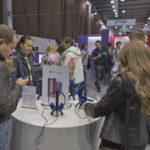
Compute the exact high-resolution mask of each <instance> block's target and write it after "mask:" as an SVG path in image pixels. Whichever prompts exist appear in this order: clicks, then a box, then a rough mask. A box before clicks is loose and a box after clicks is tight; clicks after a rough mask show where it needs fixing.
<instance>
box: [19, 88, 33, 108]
mask: <svg viewBox="0 0 150 150" xmlns="http://www.w3.org/2000/svg"><path fill="white" fill-rule="evenodd" d="M22 107H27V108H36V87H34V86H25V87H24V88H23V92H22Z"/></svg>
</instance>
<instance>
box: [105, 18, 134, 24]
mask: <svg viewBox="0 0 150 150" xmlns="http://www.w3.org/2000/svg"><path fill="white" fill-rule="evenodd" d="M135 24H136V19H117V20H107V26H124V25H127V26H129V25H135Z"/></svg>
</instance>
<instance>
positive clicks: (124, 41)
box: [114, 36, 129, 48]
mask: <svg viewBox="0 0 150 150" xmlns="http://www.w3.org/2000/svg"><path fill="white" fill-rule="evenodd" d="M118 41H121V43H122V44H121V47H123V46H124V45H125V44H126V43H128V42H129V37H128V36H116V37H115V41H114V47H115V48H116V43H117V42H118Z"/></svg>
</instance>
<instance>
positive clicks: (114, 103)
mask: <svg viewBox="0 0 150 150" xmlns="http://www.w3.org/2000/svg"><path fill="white" fill-rule="evenodd" d="M118 58H119V61H120V63H121V67H120V71H121V74H120V75H117V77H116V78H115V79H114V80H112V82H111V83H110V85H109V87H108V89H107V92H106V95H104V96H103V98H102V99H101V100H100V101H99V102H98V103H96V104H89V103H84V104H83V106H82V107H83V108H84V109H85V112H86V114H87V115H89V116H91V117H94V118H97V117H103V116H105V117H106V118H105V122H104V125H103V128H102V131H101V134H100V138H101V144H100V149H101V150H114V149H115V150H144V149H145V147H146V144H147V142H148V133H147V124H146V121H147V117H149V116H150V94H149V93H150V88H149V84H150V51H149V50H148V49H147V48H146V47H145V45H144V44H143V43H142V42H140V41H134V40H133V41H130V42H129V43H128V44H126V45H125V46H124V47H123V49H122V50H121V51H120V52H119V57H118Z"/></svg>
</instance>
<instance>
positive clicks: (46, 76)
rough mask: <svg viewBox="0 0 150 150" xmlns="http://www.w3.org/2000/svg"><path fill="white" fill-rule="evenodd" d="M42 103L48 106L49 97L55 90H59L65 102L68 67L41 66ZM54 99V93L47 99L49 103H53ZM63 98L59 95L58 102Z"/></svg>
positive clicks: (67, 85)
mask: <svg viewBox="0 0 150 150" xmlns="http://www.w3.org/2000/svg"><path fill="white" fill-rule="evenodd" d="M42 81H43V84H42V103H43V104H46V105H47V104H48V97H49V95H50V94H51V93H52V92H53V91H56V90H60V91H61V92H63V93H64V95H65V97H66V100H68V95H69V67H65V66H50V65H44V66H43V78H42ZM55 98H56V95H55V93H53V94H51V97H49V99H50V101H51V102H54V101H55ZM61 100H62V101H63V100H64V98H63V96H62V95H60V102H61Z"/></svg>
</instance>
